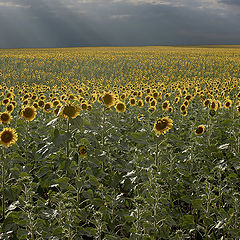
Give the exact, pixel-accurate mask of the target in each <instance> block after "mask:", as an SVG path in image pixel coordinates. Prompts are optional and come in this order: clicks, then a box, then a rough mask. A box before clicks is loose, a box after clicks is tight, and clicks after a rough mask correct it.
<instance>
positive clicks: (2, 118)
mask: <svg viewBox="0 0 240 240" xmlns="http://www.w3.org/2000/svg"><path fill="white" fill-rule="evenodd" d="M11 120H12V116H11V115H10V114H9V113H8V112H3V113H0V123H5V124H9V123H10V122H11Z"/></svg>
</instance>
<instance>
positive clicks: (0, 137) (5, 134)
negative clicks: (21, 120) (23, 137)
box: [0, 128, 18, 148]
mask: <svg viewBox="0 0 240 240" xmlns="http://www.w3.org/2000/svg"><path fill="white" fill-rule="evenodd" d="M17 139H18V135H17V133H16V131H15V129H13V128H4V129H3V130H2V132H1V133H0V144H2V145H3V146H4V147H6V148H8V147H9V146H10V145H12V144H15V143H16V141H17Z"/></svg>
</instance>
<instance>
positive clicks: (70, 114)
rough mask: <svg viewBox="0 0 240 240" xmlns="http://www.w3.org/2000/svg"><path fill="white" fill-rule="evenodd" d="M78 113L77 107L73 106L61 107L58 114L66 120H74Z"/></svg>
mask: <svg viewBox="0 0 240 240" xmlns="http://www.w3.org/2000/svg"><path fill="white" fill-rule="evenodd" d="M79 113H80V111H79V108H78V107H77V106H74V105H70V104H69V105H66V106H64V107H62V110H61V112H60V113H59V114H60V115H61V116H63V117H64V118H66V119H70V118H72V119H73V118H76V117H77V116H78V115H79Z"/></svg>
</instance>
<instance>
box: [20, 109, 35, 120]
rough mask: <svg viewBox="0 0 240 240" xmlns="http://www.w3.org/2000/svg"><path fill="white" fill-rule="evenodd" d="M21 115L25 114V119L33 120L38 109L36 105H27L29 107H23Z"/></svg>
mask: <svg viewBox="0 0 240 240" xmlns="http://www.w3.org/2000/svg"><path fill="white" fill-rule="evenodd" d="M20 115H21V116H23V117H24V118H25V120H27V121H28V122H31V121H32V120H33V119H34V118H35V117H36V115H37V111H36V108H35V107H33V106H31V107H29V106H27V107H25V108H23V110H22V111H21V114H20Z"/></svg>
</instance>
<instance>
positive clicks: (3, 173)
mask: <svg viewBox="0 0 240 240" xmlns="http://www.w3.org/2000/svg"><path fill="white" fill-rule="evenodd" d="M5 157H6V152H5V150H4V149H3V161H2V219H3V220H4V219H5Z"/></svg>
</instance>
